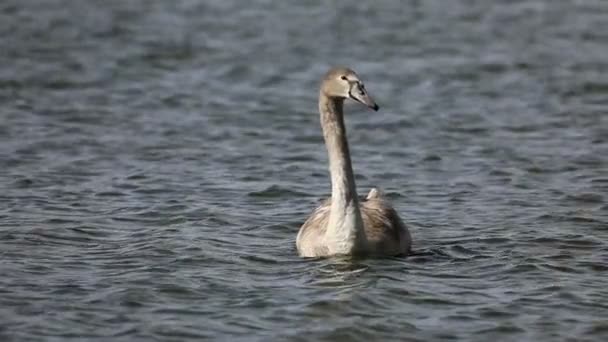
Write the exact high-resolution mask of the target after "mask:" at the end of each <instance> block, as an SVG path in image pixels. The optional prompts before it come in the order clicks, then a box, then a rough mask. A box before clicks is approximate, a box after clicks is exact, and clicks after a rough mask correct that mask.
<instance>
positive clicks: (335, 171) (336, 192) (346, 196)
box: [319, 94, 358, 208]
mask: <svg viewBox="0 0 608 342" xmlns="http://www.w3.org/2000/svg"><path fill="white" fill-rule="evenodd" d="M343 104H344V99H341V98H330V97H328V96H326V95H324V94H321V101H320V102H319V105H320V108H319V110H320V112H321V126H322V128H323V137H324V139H325V145H326V147H327V152H328V155H329V172H330V174H331V198H332V204H333V203H343V204H344V205H347V206H348V205H355V204H357V190H356V186H355V176H354V173H353V167H352V163H351V159H350V151H349V148H348V141H347V139H346V128H345V126H344V115H343ZM357 208H358V205H357Z"/></svg>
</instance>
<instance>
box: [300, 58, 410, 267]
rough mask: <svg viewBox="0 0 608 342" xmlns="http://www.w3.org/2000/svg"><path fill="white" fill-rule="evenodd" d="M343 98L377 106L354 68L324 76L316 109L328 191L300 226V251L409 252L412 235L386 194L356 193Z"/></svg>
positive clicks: (315, 253) (311, 253)
mask: <svg viewBox="0 0 608 342" xmlns="http://www.w3.org/2000/svg"><path fill="white" fill-rule="evenodd" d="M345 99H351V100H354V101H357V102H359V103H362V104H364V105H366V106H368V107H369V108H371V109H373V110H376V111H377V110H378V105H377V104H376V103H375V102H374V100H373V99H372V98H371V96H370V95H369V93H368V92H367V90H366V89H365V86H364V85H363V82H362V81H361V80H360V79H359V77H358V75H357V74H356V73H355V72H354V71H352V70H350V69H347V68H334V69H332V70H330V71H329V72H328V73H327V74H326V75H325V77H324V78H323V82H322V83H321V90H320V92H319V113H320V115H321V117H320V119H321V127H322V129H323V138H324V140H325V145H326V147H327V152H328V155H329V171H330V175H331V185H332V195H331V198H330V199H328V200H326V201H325V202H324V203H323V204H322V205H321V206H320V207H318V208H317V209H315V210H314V211H313V213H312V214H311V216H310V217H309V218H308V220H306V222H305V223H304V224H303V225H302V227H301V228H300V232H299V233H298V237H297V238H296V246H297V249H298V253H299V254H300V255H301V256H303V257H320V256H331V255H405V254H408V253H409V252H410V248H411V240H412V239H411V236H410V233H409V231H408V229H407V227H406V226H405V225H404V224H403V222H402V221H401V219H400V218H399V215H397V212H396V211H395V210H394V209H393V207H392V206H391V205H390V204H389V203H388V201H387V200H386V198H384V197H383V196H382V195H381V193H380V192H379V191H378V190H377V189H372V190H371V191H370V192H369V194H368V195H367V197H366V198H365V199H359V198H358V197H357V189H356V186H355V177H354V173H353V169H352V163H351V160H350V152H349V148H348V141H347V139H346V128H345V125H344V113H343V104H344V100H345Z"/></svg>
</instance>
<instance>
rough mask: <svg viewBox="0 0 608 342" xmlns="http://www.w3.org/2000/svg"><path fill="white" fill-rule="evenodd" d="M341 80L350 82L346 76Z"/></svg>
mask: <svg viewBox="0 0 608 342" xmlns="http://www.w3.org/2000/svg"><path fill="white" fill-rule="evenodd" d="M340 78H341V79H343V80H345V81H348V78H346V76H342V77H340Z"/></svg>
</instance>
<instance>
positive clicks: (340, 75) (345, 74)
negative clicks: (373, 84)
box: [321, 68, 380, 111]
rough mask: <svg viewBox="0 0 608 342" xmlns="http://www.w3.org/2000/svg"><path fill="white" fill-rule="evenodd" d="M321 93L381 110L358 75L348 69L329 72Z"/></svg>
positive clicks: (324, 79)
mask: <svg viewBox="0 0 608 342" xmlns="http://www.w3.org/2000/svg"><path fill="white" fill-rule="evenodd" d="M321 92H323V94H325V95H326V96H328V97H333V98H341V99H351V100H354V101H357V102H359V103H362V104H364V105H366V106H367V107H369V108H371V109H373V110H376V111H377V110H378V109H379V108H380V107H378V105H377V104H376V102H374V100H373V99H372V97H371V96H370V95H369V93H368V92H367V89H365V85H363V81H361V79H360V78H359V76H358V75H357V73H356V72H354V71H353V70H351V69H348V68H333V69H331V70H329V71H328V72H327V74H325V77H324V78H323V83H322V85H321Z"/></svg>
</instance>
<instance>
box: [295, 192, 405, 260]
mask: <svg viewBox="0 0 608 342" xmlns="http://www.w3.org/2000/svg"><path fill="white" fill-rule="evenodd" d="M330 205H331V198H328V199H326V200H324V201H323V203H322V204H321V205H320V206H319V207H317V208H316V209H315V210H314V211H313V212H312V214H311V215H310V217H308V219H307V220H306V222H304V224H303V225H302V228H300V232H299V233H298V237H297V239H296V246H297V249H298V251H299V252H300V254H301V255H305V256H327V255H329V249H328V248H327V245H326V244H325V243H324V242H323V240H324V238H325V233H326V231H327V224H328V222H329V213H330ZM359 208H360V210H361V217H362V219H363V227H364V231H365V237H366V239H367V244H366V246H367V248H365V249H363V250H359V251H358V253H355V254H361V255H393V256H397V255H407V254H408V253H409V252H410V249H411V244H412V238H411V235H410V232H409V231H408V229H407V227H406V226H405V224H404V223H403V221H401V219H400V218H399V215H398V214H397V212H396V211H395V209H393V207H392V206H391V205H390V203H389V202H388V201H387V200H386V199H385V198H384V196H382V194H380V192H379V191H378V190H377V189H375V188H374V189H372V190H371V191H370V192H369V194H368V195H367V197H366V198H365V199H364V200H362V201H361V202H360V203H359Z"/></svg>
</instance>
